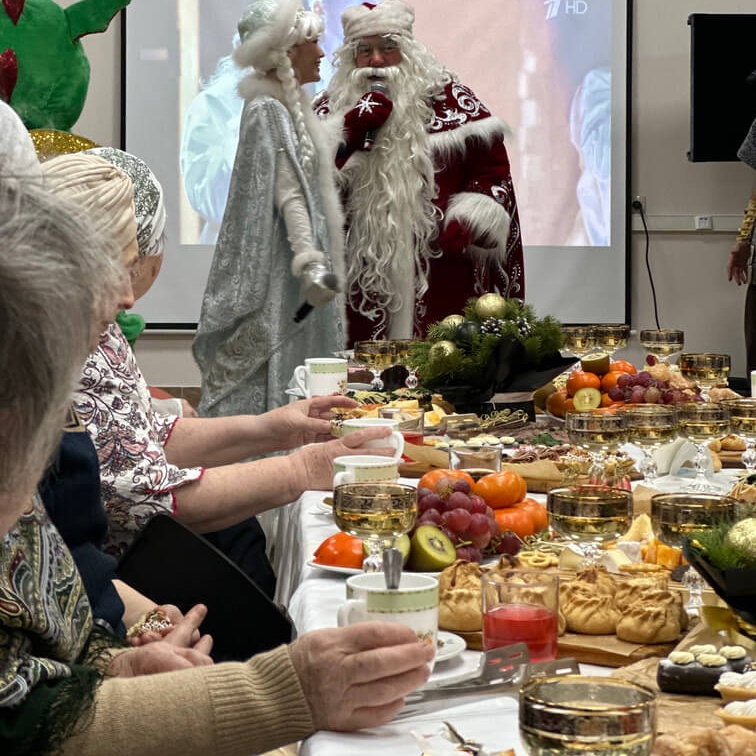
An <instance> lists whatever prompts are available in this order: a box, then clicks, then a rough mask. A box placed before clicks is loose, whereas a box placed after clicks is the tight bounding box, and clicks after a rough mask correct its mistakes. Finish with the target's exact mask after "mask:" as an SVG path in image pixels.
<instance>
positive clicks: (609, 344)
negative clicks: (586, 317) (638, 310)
mask: <svg viewBox="0 0 756 756" xmlns="http://www.w3.org/2000/svg"><path fill="white" fill-rule="evenodd" d="M593 338H594V341H595V343H596V348H597V349H599V350H601V351H602V352H606V353H607V354H608V355H609V359H610V360H611V359H614V353H615V352H617V351H619V350H620V349H624V348H625V347H626V346H627V342H628V340H629V338H630V326H629V325H625V324H624V323H623V324H619V323H617V324H603V325H594V326H593Z"/></svg>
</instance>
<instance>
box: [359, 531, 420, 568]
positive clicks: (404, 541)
mask: <svg viewBox="0 0 756 756" xmlns="http://www.w3.org/2000/svg"><path fill="white" fill-rule="evenodd" d="M384 546H385V548H390V547H391V540H390V539H387V540H386V541H384ZM394 547H395V548H397V549H399V551H401V552H402V567H406V566H407V560H408V559H409V555H410V549H411V545H410V537H409V536H408V535H407V534H406V533H402V534H401V535H400V536H397V537H396V538H395V539H394ZM362 552H363V554H364V555H365V556H367V555H368V554H369V553H370V547H369V546H368V545H367V541H366V542H364V543H363V544H362Z"/></svg>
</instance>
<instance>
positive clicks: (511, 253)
mask: <svg viewBox="0 0 756 756" xmlns="http://www.w3.org/2000/svg"><path fill="white" fill-rule="evenodd" d="M315 108H316V110H317V112H318V114H319V115H321V116H326V115H327V114H328V100H327V96H324V97H321V98H320V99H319V100H318V102H317V103H316V105H315ZM433 111H434V118H433V122H432V123H431V124H430V126H429V128H428V134H429V143H430V146H431V150H432V152H433V158H434V165H435V179H436V187H437V190H438V194H437V197H436V198H435V200H434V204H435V205H436V207H437V208H438V209H439V210H440V211H441V212H440V213H439V218H440V221H439V226H440V227H439V233H440V232H441V231H442V230H443V229H444V228H445V227H446V225H447V224H448V223H449V222H450V221H451V220H454V219H456V220H458V221H460V222H462V225H464V226H466V227H467V228H469V229H471V231H472V243H471V245H470V246H468V247H467V248H465V249H464V250H463V251H461V252H444V253H443V254H442V255H441V256H440V257H435V258H432V259H431V260H429V266H430V267H429V277H428V284H429V285H428V290H427V291H426V292H425V294H424V295H423V296H422V298H421V299H419V300H418V301H416V303H415V316H414V334H413V335H414V336H415V337H418V338H422V337H424V336H425V334H426V331H427V327H428V326H429V325H430V324H431V323H433V322H435V321H438V320H441V319H442V318H444V317H446V316H447V315H450V314H452V313H461V312H462V311H463V309H464V306H465V304H466V302H467V300H468V299H469V298H470V297H475V296H480V295H481V294H484V293H486V292H489V291H496V292H498V293H499V294H501V295H502V296H504V297H508V298H511V297H517V298H519V299H524V298H525V276H524V265H523V250H522V239H521V236H520V220H519V215H518V212H517V200H516V198H515V192H514V186H513V185H512V176H511V172H510V166H509V157H508V155H507V150H506V147H505V145H504V140H505V137H506V136H507V133H508V130H507V127H506V125H505V124H504V122H503V121H501V120H500V119H498V118H495V117H493V116H492V115H491V112H490V111H489V110H488V108H487V107H486V106H485V105H484V104H483V103H482V102H481V101H480V100H479V99H478V98H477V97H476V96H475V94H474V93H473V92H472V91H471V90H470V89H468V88H467V87H466V86H464V85H463V84H460V83H458V82H451V83H449V84H447V86H446V87H445V89H444V91H443V92H442V93H441V94H439V95H438V96H436V97H435V98H434V101H433ZM347 254H348V252H347ZM351 294H352V295H356V296H361V297H367V298H370V292H351ZM348 319H349V341H350V342H354V341H358V340H361V339H375V338H385V337H386V329H385V328H382V329H380V330H378V331H377V330H376V323H373V322H372V321H370V320H368V319H367V318H365V317H364V316H363V315H361V314H360V313H358V312H355V311H354V310H353V309H352V308H348ZM376 322H377V321H376Z"/></svg>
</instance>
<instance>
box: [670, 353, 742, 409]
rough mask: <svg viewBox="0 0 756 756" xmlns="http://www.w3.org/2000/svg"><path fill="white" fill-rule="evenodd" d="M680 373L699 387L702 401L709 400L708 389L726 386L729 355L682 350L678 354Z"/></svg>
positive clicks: (728, 372)
mask: <svg viewBox="0 0 756 756" xmlns="http://www.w3.org/2000/svg"><path fill="white" fill-rule="evenodd" d="M679 365H680V373H681V374H682V376H683V378H686V379H687V380H689V381H690V382H691V383H694V384H695V385H696V386H698V388H700V389H701V396H702V397H703V399H704V401H706V402H709V401H711V397H710V396H709V390H710V389H712V388H714V386H726V385H727V376H728V375H729V374H730V355H729V354H717V353H715V352H684V353H683V354H681V355H680V362H679Z"/></svg>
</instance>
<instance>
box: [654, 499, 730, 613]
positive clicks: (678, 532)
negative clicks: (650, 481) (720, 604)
mask: <svg viewBox="0 0 756 756" xmlns="http://www.w3.org/2000/svg"><path fill="white" fill-rule="evenodd" d="M737 518H738V500H737V499H735V498H732V497H730V496H724V495H722V494H714V493H708V494H707V493H663V494H656V495H654V496H652V497H651V524H652V526H653V528H654V533H655V534H656V537H657V538H658V539H659V540H660V541H661V542H662V543H665V544H667V546H676V547H677V548H682V546H683V543H684V541H685V538H686V537H687V536H688V535H689V534H690V533H692V532H693V531H697V530H710V529H711V528H712V527H713V526H714V525H715V524H716V523H718V522H720V521H722V520H728V521H732V522H734V521H735V520H737ZM682 583H683V585H684V586H685V588H687V589H688V602H687V603H686V605H685V611H686V612H687V613H688V614H689V615H691V616H694V615H696V614H698V607H699V606H701V604H702V603H703V599H702V598H701V593H702V591H703V587H704V581H703V579H702V578H701V576H700V575H699V574H698V572H697V571H696V570H695V569H694V568H693V567H688V569H687V570H685V572H684V573H683V575H682Z"/></svg>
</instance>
